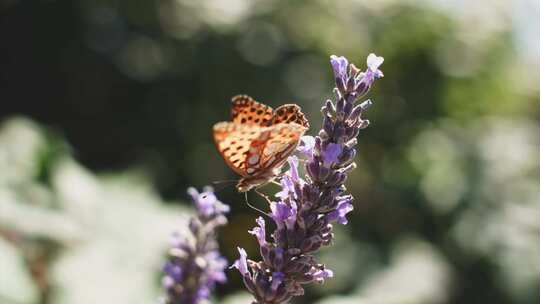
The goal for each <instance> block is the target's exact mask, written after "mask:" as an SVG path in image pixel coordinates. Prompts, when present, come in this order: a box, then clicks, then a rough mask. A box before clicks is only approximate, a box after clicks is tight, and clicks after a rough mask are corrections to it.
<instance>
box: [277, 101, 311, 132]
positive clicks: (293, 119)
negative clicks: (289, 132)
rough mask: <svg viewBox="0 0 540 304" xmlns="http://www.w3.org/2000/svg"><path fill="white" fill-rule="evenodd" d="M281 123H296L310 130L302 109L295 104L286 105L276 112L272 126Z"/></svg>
mask: <svg viewBox="0 0 540 304" xmlns="http://www.w3.org/2000/svg"><path fill="white" fill-rule="evenodd" d="M279 123H296V124H299V125H301V126H303V127H306V128H309V122H308V120H307V119H306V116H304V113H302V110H301V109H300V107H299V106H298V105H295V104H285V105H282V106H280V107H278V108H277V109H276V110H275V111H274V115H273V116H272V119H271V120H270V124H271V125H277V124H279Z"/></svg>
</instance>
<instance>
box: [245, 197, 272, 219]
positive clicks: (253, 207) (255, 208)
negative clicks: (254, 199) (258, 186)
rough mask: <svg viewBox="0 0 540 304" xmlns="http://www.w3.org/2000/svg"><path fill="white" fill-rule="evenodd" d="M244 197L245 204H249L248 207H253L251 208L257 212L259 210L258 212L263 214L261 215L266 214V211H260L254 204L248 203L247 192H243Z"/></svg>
mask: <svg viewBox="0 0 540 304" xmlns="http://www.w3.org/2000/svg"><path fill="white" fill-rule="evenodd" d="M244 199H245V200H246V204H247V205H248V206H249V208H251V209H253V210H255V211H257V212H260V213H261V214H263V215H266V216H268V213H266V212H264V211H262V210H261V209H259V208H257V207H255V206H253V205H252V204H250V203H249V201H248V194H247V192H244Z"/></svg>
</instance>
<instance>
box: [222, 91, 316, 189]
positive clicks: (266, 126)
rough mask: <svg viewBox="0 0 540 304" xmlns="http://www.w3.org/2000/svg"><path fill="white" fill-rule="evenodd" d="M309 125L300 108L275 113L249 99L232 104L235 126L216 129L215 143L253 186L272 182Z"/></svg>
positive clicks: (235, 99) (288, 107)
mask: <svg viewBox="0 0 540 304" xmlns="http://www.w3.org/2000/svg"><path fill="white" fill-rule="evenodd" d="M308 127H309V123H308V121H307V119H306V118H305V116H304V114H303V113H302V111H301V110H300V107H299V106H297V105H294V104H288V105H283V106H280V107H279V108H277V109H276V110H275V111H273V110H272V108H270V107H269V106H266V105H264V104H262V103H259V102H256V101H255V100H253V99H252V98H250V97H248V96H246V95H238V96H235V97H233V100H232V122H220V123H217V124H215V125H214V141H215V143H216V146H217V148H218V150H219V152H220V154H221V155H222V156H223V158H224V159H225V162H226V163H227V164H228V165H229V166H230V167H231V168H232V169H233V170H234V171H235V172H236V173H238V174H239V175H241V176H242V177H243V178H245V179H250V180H249V181H250V182H253V183H262V182H264V180H265V179H270V178H271V176H272V172H273V171H274V169H276V168H279V167H280V166H281V165H283V163H284V162H285V161H286V160H287V157H288V156H289V155H291V154H292V153H293V152H294V150H295V148H296V146H297V145H298V143H299V141H300V137H301V136H302V135H303V134H304V133H305V132H306V130H307V129H308Z"/></svg>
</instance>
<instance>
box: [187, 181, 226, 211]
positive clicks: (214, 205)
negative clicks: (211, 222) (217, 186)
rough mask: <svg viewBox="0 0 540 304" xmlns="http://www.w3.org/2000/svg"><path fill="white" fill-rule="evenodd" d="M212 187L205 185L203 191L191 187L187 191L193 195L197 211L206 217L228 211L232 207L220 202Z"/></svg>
mask: <svg viewBox="0 0 540 304" xmlns="http://www.w3.org/2000/svg"><path fill="white" fill-rule="evenodd" d="M213 191H214V190H213V189H212V187H209V186H207V187H204V189H203V192H202V193H199V192H198V191H197V189H195V188H193V187H190V188H188V190H187V192H188V194H189V195H190V196H191V198H192V200H193V202H194V203H195V206H196V207H197V212H198V213H199V214H201V215H202V216H205V217H210V216H213V215H215V214H220V213H227V212H229V210H230V207H229V206H227V205H225V204H223V203H222V202H220V201H219V200H218V199H217V197H216V195H215V194H214V192H213Z"/></svg>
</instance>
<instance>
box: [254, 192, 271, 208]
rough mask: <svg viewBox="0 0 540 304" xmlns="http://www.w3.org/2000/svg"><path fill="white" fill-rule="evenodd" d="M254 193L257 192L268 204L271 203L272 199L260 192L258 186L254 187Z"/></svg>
mask: <svg viewBox="0 0 540 304" xmlns="http://www.w3.org/2000/svg"><path fill="white" fill-rule="evenodd" d="M254 191H255V193H257V194H258V195H260V196H261V197H262V198H264V199H265V200H266V201H267V202H268V205H270V204H271V203H272V201H271V200H270V197H269V196H268V195H266V194H264V193H262V192H260V191H259V189H258V188H255V189H254Z"/></svg>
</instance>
